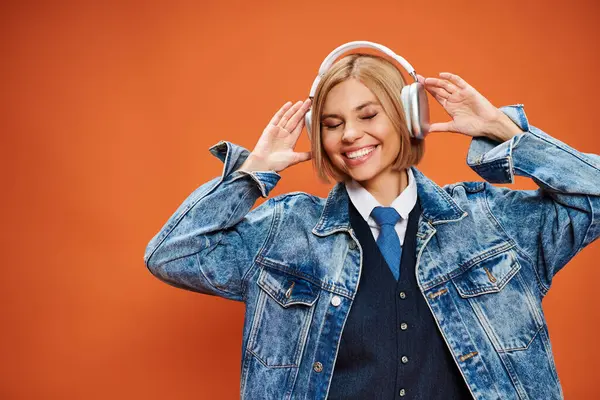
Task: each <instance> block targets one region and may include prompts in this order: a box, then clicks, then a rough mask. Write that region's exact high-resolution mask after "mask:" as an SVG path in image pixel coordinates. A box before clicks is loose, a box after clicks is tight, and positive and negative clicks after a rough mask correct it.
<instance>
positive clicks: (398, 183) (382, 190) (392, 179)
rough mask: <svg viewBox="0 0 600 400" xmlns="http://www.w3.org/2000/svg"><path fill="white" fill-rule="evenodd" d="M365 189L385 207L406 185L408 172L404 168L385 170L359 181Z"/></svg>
mask: <svg viewBox="0 0 600 400" xmlns="http://www.w3.org/2000/svg"><path fill="white" fill-rule="evenodd" d="M359 183H360V184H361V185H362V187H364V188H365V189H367V190H368V191H369V193H371V194H372V195H373V197H375V199H376V200H377V201H378V202H379V203H380V204H381V205H382V206H385V207H388V206H390V205H391V204H392V202H393V201H394V200H395V199H396V197H398V196H399V195H400V193H402V192H403V191H404V189H406V187H407V186H408V173H407V172H406V170H405V169H403V170H401V171H387V172H386V173H382V174H379V175H378V176H375V177H373V178H372V179H369V180H367V181H362V182H359Z"/></svg>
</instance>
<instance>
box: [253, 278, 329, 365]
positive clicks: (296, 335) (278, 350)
mask: <svg viewBox="0 0 600 400" xmlns="http://www.w3.org/2000/svg"><path fill="white" fill-rule="evenodd" d="M257 283H258V286H259V295H258V297H257V304H256V311H255V314H254V320H253V323H252V329H251V332H250V337H249V339H248V347H247V348H248V350H249V351H250V352H251V353H252V354H254V356H255V357H257V358H258V359H259V360H260V361H261V362H262V363H263V364H265V365H266V366H269V367H296V366H298V363H299V361H300V357H301V355H302V350H303V349H304V344H305V341H306V337H307V334H308V328H309V326H310V322H311V320H312V315H313V313H314V307H313V306H314V304H315V302H316V301H317V298H318V297H319V288H318V286H316V285H314V284H312V283H311V282H309V281H307V280H304V279H302V278H299V277H297V276H295V275H291V274H288V273H285V272H283V271H280V270H277V269H273V268H269V267H263V269H262V271H261V272H260V274H259V277H258V282H257Z"/></svg>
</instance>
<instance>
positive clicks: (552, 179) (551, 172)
mask: <svg viewBox="0 0 600 400" xmlns="http://www.w3.org/2000/svg"><path fill="white" fill-rule="evenodd" d="M501 110H502V111H503V112H504V113H505V114H506V115H507V116H508V117H509V118H511V120H512V121H513V122H514V123H516V124H517V125H518V126H519V127H520V128H521V130H523V131H524V133H523V134H520V135H517V136H515V137H513V138H512V139H510V140H508V141H506V142H504V143H500V144H499V143H497V142H494V141H492V140H490V139H488V138H475V139H473V140H472V142H471V146H470V148H469V153H468V155H467V163H468V165H469V166H470V167H471V168H472V169H473V170H474V171H475V172H476V173H477V174H479V175H480V176H481V177H482V178H483V179H485V180H486V181H488V182H490V183H512V182H513V181H514V176H515V175H521V176H525V177H529V178H531V179H533V181H534V182H535V183H536V184H537V185H538V186H539V189H537V190H510V189H507V188H501V187H494V186H492V185H489V184H486V193H485V194H486V196H485V199H486V205H487V207H488V208H489V211H491V215H492V216H493V217H494V218H495V219H496V221H497V222H498V224H499V225H500V227H501V228H502V229H504V231H505V232H506V233H507V234H508V236H509V237H511V238H512V239H513V240H514V241H515V242H516V244H517V246H519V248H520V249H521V250H522V252H524V253H525V254H526V255H527V256H528V257H529V259H530V260H531V262H532V263H533V265H535V267H536V273H537V276H538V278H539V283H540V286H541V290H542V294H546V293H547V291H548V289H549V288H550V285H551V282H552V278H553V277H554V275H555V274H556V273H557V272H558V271H559V270H560V269H561V268H562V267H563V266H564V265H565V264H566V263H567V262H568V261H569V260H570V259H571V258H573V257H574V256H575V255H576V254H577V253H578V252H579V251H581V249H583V248H584V247H585V246H587V245H588V244H590V243H591V242H593V241H594V240H595V239H597V238H598V236H599V235H600V157H599V156H598V155H595V154H585V153H581V152H579V151H577V150H575V149H573V148H571V147H569V146H568V145H566V144H565V143H562V142H561V141H559V140H557V139H555V138H553V137H551V136H549V135H548V134H546V133H544V132H543V131H541V130H540V129H538V128H535V127H533V126H530V125H529V122H528V121H527V117H526V115H525V112H524V111H523V106H522V105H516V106H508V107H503V108H501Z"/></svg>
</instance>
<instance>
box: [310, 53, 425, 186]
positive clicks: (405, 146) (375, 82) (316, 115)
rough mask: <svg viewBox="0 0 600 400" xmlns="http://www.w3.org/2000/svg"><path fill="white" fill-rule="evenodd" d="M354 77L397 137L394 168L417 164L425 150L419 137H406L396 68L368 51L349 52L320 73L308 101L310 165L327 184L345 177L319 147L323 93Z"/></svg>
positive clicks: (399, 168) (406, 131)
mask: <svg viewBox="0 0 600 400" xmlns="http://www.w3.org/2000/svg"><path fill="white" fill-rule="evenodd" d="M351 78H355V79H358V80H359V81H360V82H361V83H362V84H363V85H365V86H366V87H367V88H369V89H370V90H371V92H373V94H374V95H375V96H376V97H377V100H378V101H379V102H380V103H381V106H382V107H383V110H384V112H385V113H386V114H387V116H388V117H389V118H390V120H391V122H392V125H393V127H394V129H395V130H396V132H397V133H398V135H399V136H400V151H399V152H398V157H397V158H396V160H395V162H394V165H393V166H392V168H393V169H395V170H398V171H400V170H402V169H405V168H408V167H410V166H413V165H417V164H418V163H419V161H421V158H422V157H423V152H424V150H425V147H424V143H423V140H418V139H414V138H411V137H410V133H409V132H408V127H407V125H406V119H405V116H404V108H403V107H402V102H401V100H400V92H401V91H402V88H403V87H404V86H405V85H406V83H405V81H404V78H403V77H402V74H400V71H398V68H397V67H396V66H394V64H392V63H391V62H389V61H387V60H386V59H385V58H382V57H379V56H375V55H369V54H352V55H349V56H346V57H344V58H342V59H341V60H339V61H338V62H336V63H335V64H334V65H333V66H332V67H331V68H330V69H329V70H328V71H327V73H326V74H325V75H324V76H323V78H322V79H321V81H320V82H319V85H318V87H317V90H316V92H315V97H314V99H313V104H312V120H311V127H312V129H311V150H312V154H313V156H312V159H313V165H314V167H315V169H316V171H317V175H318V176H319V178H320V179H321V180H322V181H324V182H327V183H329V178H332V179H335V180H336V181H337V182H340V181H345V180H347V179H348V178H349V177H348V176H347V175H346V174H345V173H343V172H342V171H340V170H338V169H337V168H336V167H335V166H334V165H333V163H332V162H331V160H330V159H329V157H328V156H327V153H326V152H325V150H324V149H323V142H322V140H321V114H322V113H323V107H324V105H325V99H326V98H327V95H328V94H329V92H330V91H331V89H333V88H334V87H335V86H336V85H338V84H339V83H341V82H344V81H346V80H348V79H351Z"/></svg>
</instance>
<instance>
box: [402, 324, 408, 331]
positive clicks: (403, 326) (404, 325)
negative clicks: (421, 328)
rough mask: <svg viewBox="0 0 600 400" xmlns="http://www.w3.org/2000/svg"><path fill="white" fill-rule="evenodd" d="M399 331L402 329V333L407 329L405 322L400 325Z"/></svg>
mask: <svg viewBox="0 0 600 400" xmlns="http://www.w3.org/2000/svg"><path fill="white" fill-rule="evenodd" d="M400 329H402V330H403V331H405V330H407V329H408V324H407V323H406V322H403V323H401V324H400Z"/></svg>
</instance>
